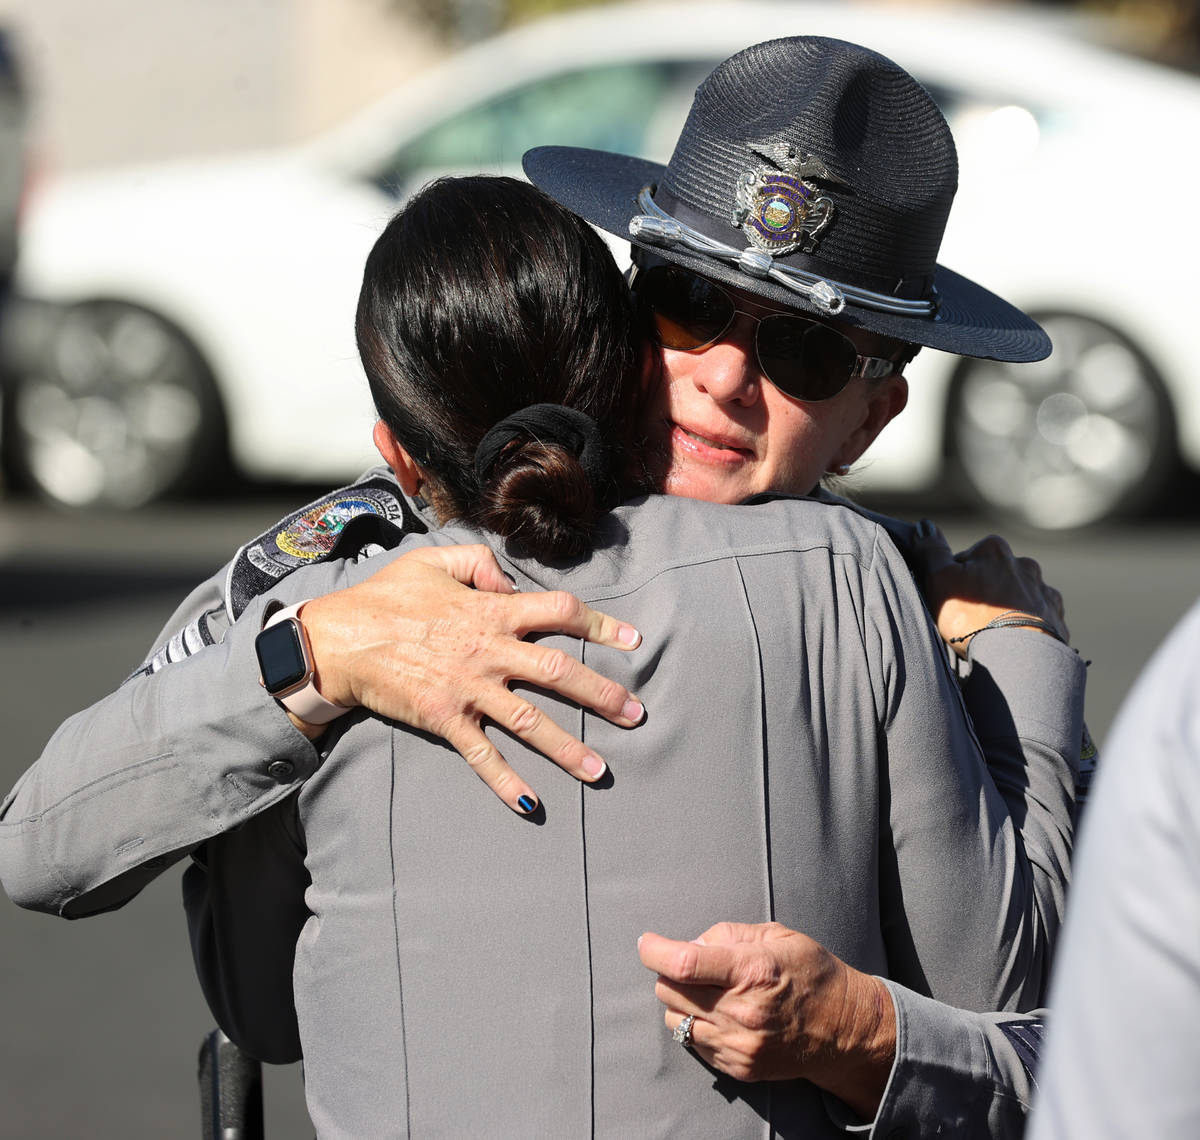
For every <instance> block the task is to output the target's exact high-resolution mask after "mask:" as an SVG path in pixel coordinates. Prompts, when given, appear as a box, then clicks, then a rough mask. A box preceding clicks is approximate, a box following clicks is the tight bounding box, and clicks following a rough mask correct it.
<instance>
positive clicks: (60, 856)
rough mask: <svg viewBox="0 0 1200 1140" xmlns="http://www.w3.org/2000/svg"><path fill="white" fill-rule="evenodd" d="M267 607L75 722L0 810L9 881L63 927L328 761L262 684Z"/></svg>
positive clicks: (1, 855)
mask: <svg viewBox="0 0 1200 1140" xmlns="http://www.w3.org/2000/svg"><path fill="white" fill-rule="evenodd" d="M263 604H264V603H263V601H262V600H261V599H260V600H258V601H256V602H255V603H253V604H252V605H251V607H250V609H249V610H248V611H247V613H246V620H245V621H243V622H240V623H238V624H237V626H236V627H235V628H234V629H232V630H231V631H230V634H229V636H228V637H227V639H226V640H225V641H224V642H222V643H220V644H217V645H212V646H209V647H207V648H206V649H204V650H203V651H202V652H200V653H197V654H195V655H193V656H191V657H188V658H187V659H186V660H182V661H180V662H178V663H177V664H173V665H171V667H170V668H165V669H160V670H158V671H157V672H153V673H147V674H138V675H136V676H135V677H133V678H132V679H131V680H130V681H129V682H127V683H126V684H125V685H123V686H122V687H121V688H120V689H118V690H117V691H116V692H115V693H112V694H110V695H109V696H108V697H105V698H104V699H103V700H101V701H99V702H98V703H97V704H95V705H93V706H92V707H91V708H89V709H86V710H84V711H83V712H81V713H78V714H76V715H75V716H73V717H71V718H70V719H69V720H68V721H66V722H65V723H64V724H63V725H62V726H61V727H60V728H59V729H58V731H57V732H56V733H55V735H54V737H53V738H52V739H51V740H50V742H49V744H48V745H47V746H46V749H45V751H44V752H43V753H42V756H41V757H40V758H39V760H38V761H37V762H36V763H35V764H34V765H33V766H32V767H31V768H30V769H29V770H28V771H27V772H26V773H25V774H24V776H22V777H21V779H20V780H19V781H18V783H17V785H16V787H15V788H13V790H12V791H11V792H10V793H9V795H8V796H7V797H6V798H5V799H4V801H3V803H0V881H2V882H3V884H4V887H5V889H6V890H7V891H8V893H9V895H10V897H11V898H12V899H13V901H14V902H16V903H18V904H19V905H21V906H25V907H30V908H32V909H35V910H44V911H49V912H51V913H54V914H60V915H63V916H64V917H67V918H76V917H80V916H83V915H88V914H95V913H98V912H101V911H105V910H111V909H114V908H115V907H118V906H120V905H122V904H123V903H125V902H127V901H128V900H129V899H130V898H132V897H133V896H134V895H135V894H137V892H138V891H139V890H141V888H142V887H143V886H145V884H146V883H147V882H149V881H150V880H151V879H152V878H154V877H155V876H156V875H158V874H160V873H161V872H162V870H163V869H164V868H165V867H167V866H169V865H171V864H172V863H173V862H175V861H176V860H178V859H179V858H181V857H182V856H183V855H185V854H186V853H187V852H188V851H190V850H191V849H192V848H193V847H195V846H196V844H198V843H201V842H203V841H204V840H205V839H208V838H209V837H211V836H213V835H216V834H219V833H220V832H221V831H223V830H226V829H228V828H230V827H234V826H236V825H237V824H238V823H240V822H242V821H243V820H245V819H246V818H248V817H249V816H251V815H253V814H254V813H256V812H258V811H262V810H263V809H265V808H267V807H269V806H270V805H271V804H273V803H275V802H276V801H277V800H279V799H280V798H282V797H283V796H285V795H287V793H288V791H289V790H290V788H291V787H292V786H293V785H294V784H295V783H296V782H297V781H299V780H303V779H305V778H306V777H307V776H308V775H309V774H311V772H312V771H314V770H315V768H316V766H317V764H318V762H319V756H318V753H317V750H316V748H315V747H314V746H313V744H312V743H310V742H309V741H308V740H306V739H305V738H304V737H303V736H302V735H301V734H300V733H299V732H297V731H296V729H295V728H294V727H293V726H292V724H291V722H290V721H289V720H288V718H287V716H286V714H285V713H284V712H283V711H282V710H281V709H280V708H279V706H278V705H277V704H276V703H275V701H273V700H272V699H271V698H270V697H269V696H268V695H267V694H266V692H265V691H264V690H263V689H262V687H261V686H260V685H259V683H258V670H257V663H256V659H255V655H254V651H253V640H254V637H255V635H256V634H257V631H258V629H259V627H260V625H261V610H262V606H263Z"/></svg>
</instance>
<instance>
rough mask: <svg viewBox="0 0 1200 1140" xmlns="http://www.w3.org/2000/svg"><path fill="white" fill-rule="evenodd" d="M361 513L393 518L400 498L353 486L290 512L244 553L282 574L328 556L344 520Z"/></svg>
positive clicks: (399, 513)
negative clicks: (272, 531) (279, 524)
mask: <svg viewBox="0 0 1200 1140" xmlns="http://www.w3.org/2000/svg"><path fill="white" fill-rule="evenodd" d="M360 515H378V516H379V517H380V518H383V519H387V520H388V521H396V520H398V519H400V518H401V517H402V516H403V511H402V509H401V507H400V500H399V499H398V498H397V496H396V495H394V494H392V493H390V492H388V491H383V490H381V489H378V488H369V487H354V488H351V489H350V490H349V491H342V492H337V493H335V494H334V495H331V496H330V497H329V498H327V499H323V500H322V501H321V502H319V503H316V504H314V505H313V506H310V507H308V508H306V509H305V510H303V511H301V512H300V513H299V514H296V515H292V516H291V517H290V518H289V519H287V520H286V521H285V522H284V524H283V526H282V528H281V529H280V530H278V531H276V532H275V533H274V534H273V535H265V536H264V537H263V538H262V539H260V540H259V541H258V542H257V543H253V544H251V545H250V546H249V547H247V549H246V557H247V558H248V559H249V560H250V562H251V563H252V564H253V565H254V566H256V567H258V569H260V570H261V571H262V572H263V573H264V574H269V575H271V577H273V578H282V577H283V576H284V575H286V574H290V573H291V572H292V571H293V570H295V569H296V568H297V567H300V566H306V565H308V564H309V563H310V562H316V561H318V560H319V559H321V558H325V557H327V556H328V555H329V553H330V552H331V551H332V550H333V548H334V547H335V546H336V545H337V542H338V539H339V538H340V537H341V535H342V532H343V531H344V530H345V529H346V524H347V523H349V522H350V521H351V520H353V519H355V518H358V517H359V516H360Z"/></svg>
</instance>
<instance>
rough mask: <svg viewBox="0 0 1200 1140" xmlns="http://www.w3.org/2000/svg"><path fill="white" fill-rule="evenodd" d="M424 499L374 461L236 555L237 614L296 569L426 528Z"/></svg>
mask: <svg viewBox="0 0 1200 1140" xmlns="http://www.w3.org/2000/svg"><path fill="white" fill-rule="evenodd" d="M421 506H422V505H421V504H420V503H418V502H415V501H414V500H411V499H409V498H408V497H407V496H406V495H405V494H404V492H403V491H401V490H400V487H399V485H398V484H397V483H396V481H395V478H394V477H393V476H392V473H391V471H389V470H388V469H387V468H386V467H373V468H371V469H370V470H369V471H367V472H365V473H364V474H363V475H362V476H361V477H360V478H359V479H357V480H356V481H355V482H353V483H350V484H348V485H347V486H345V487H339V488H337V489H336V490H334V491H330V492H328V493H327V494H325V495H322V496H321V497H320V498H318V499H314V500H313V501H312V502H311V503H308V504H306V505H305V506H303V507H301V508H299V510H295V511H292V512H291V513H290V514H288V515H285V516H284V517H283V518H281V519H279V520H278V521H276V522H274V523H272V524H271V526H269V527H268V528H267V529H266V530H264V531H263V532H262V533H261V534H260V535H258V536H257V537H255V538H253V539H251V540H250V541H249V542H247V543H246V544H245V545H244V546H242V547H241V549H239V550H238V552H237V554H236V555H235V556H234V559H233V561H232V562H231V563H230V564H229V568H228V572H227V575H226V580H225V590H224V594H225V607H226V611H227V613H228V616H229V618H230V619H231V620H236V619H237V617H238V616H239V615H240V614H241V613H242V611H243V610H244V609H245V608H246V607H247V606H248V605H249V604H250V603H251V602H252V601H253V600H254V599H255V598H256V597H258V595H260V594H262V593H265V592H266V591H268V590H270V589H272V588H273V587H274V586H276V585H278V584H279V582H280V581H281V580H282V579H284V578H286V577H287V576H288V575H289V574H292V573H293V572H295V571H296V570H299V569H300V568H301V567H305V566H314V565H318V564H320V563H322V562H329V561H333V560H335V559H351V560H353V559H357V558H360V557H363V556H364V555H366V554H369V553H371V552H374V551H378V550H381V549H383V550H388V549H391V548H392V547H394V546H396V545H398V544H399V542H400V540H401V539H402V538H403V537H404V536H405V535H407V534H424V533H426V532H427V531H428V530H429V523H428V522H427V520H426V519H425V518H423V517H422V515H421Z"/></svg>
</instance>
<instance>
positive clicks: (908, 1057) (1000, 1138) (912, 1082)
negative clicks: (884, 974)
mask: <svg viewBox="0 0 1200 1140" xmlns="http://www.w3.org/2000/svg"><path fill="white" fill-rule="evenodd" d="M884 984H885V985H886V986H887V987H888V989H889V990H890V991H891V995H892V1001H893V1003H894V1005H895V1009H896V1062H895V1064H894V1066H893V1067H892V1073H891V1077H890V1078H889V1079H888V1084H887V1089H886V1090H885V1091H884V1094H883V1100H882V1102H881V1103H880V1105H879V1112H878V1114H877V1115H876V1117H875V1119H874V1121H873V1122H872V1123H871V1124H865V1125H854V1124H852V1123H851V1121H850V1119H849V1118H848V1117H847V1116H845V1115H844V1110H839V1109H837V1108H835V1109H833V1110H831V1114H832V1115H833V1116H834V1118H835V1120H836V1121H837V1122H838V1123H839V1124H841V1126H842V1128H843V1130H844V1131H845V1132H846V1133H847V1134H848V1135H857V1136H863V1137H870V1138H871V1140H886V1138H888V1137H892V1136H926V1135H934V1134H936V1135H937V1136H939V1137H945V1138H946V1140H954V1138H956V1137H957V1138H960V1140H977V1138H981V1137H992V1138H994V1140H1016V1138H1017V1137H1019V1136H1021V1134H1022V1132H1023V1131H1024V1128H1025V1120H1026V1117H1027V1115H1028V1113H1029V1106H1030V1103H1031V1101H1032V1099H1033V1094H1034V1091H1035V1090H1036V1088H1037V1084H1036V1079H1035V1078H1036V1073H1037V1058H1038V1052H1039V1049H1040V1047H1041V1041H1042V1036H1043V1033H1044V1030H1045V1020H1044V1011H1042V1010H1039V1011H1037V1012H1035V1013H1030V1014H1012V1013H971V1012H968V1011H966V1010H961V1009H954V1008H952V1007H950V1006H947V1005H943V1004H942V1003H941V1002H936V1001H933V1000H932V999H931V998H927V997H923V996H922V995H920V994H917V993H914V992H913V991H912V990H909V989H906V988H905V987H904V986H900V985H897V984H896V983H895V982H889V981H887V980H886V979H884ZM839 1112H840V1113H841V1115H840V1116H839Z"/></svg>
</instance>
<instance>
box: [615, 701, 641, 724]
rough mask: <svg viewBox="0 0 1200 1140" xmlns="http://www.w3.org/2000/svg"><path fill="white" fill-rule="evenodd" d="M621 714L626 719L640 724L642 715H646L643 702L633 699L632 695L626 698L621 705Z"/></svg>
mask: <svg viewBox="0 0 1200 1140" xmlns="http://www.w3.org/2000/svg"><path fill="white" fill-rule="evenodd" d="M621 715H622V716H623V717H624V718H625V719H626V720H631V721H633V723H634V724H641V723H642V717H644V716H645V715H646V706H645V705H644V704H642V702H641V701H638V700H635V699H634V698H633V697H630V698H629V700H627V701H626V702H625V703H624V704H623V705H622V706H621Z"/></svg>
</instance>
